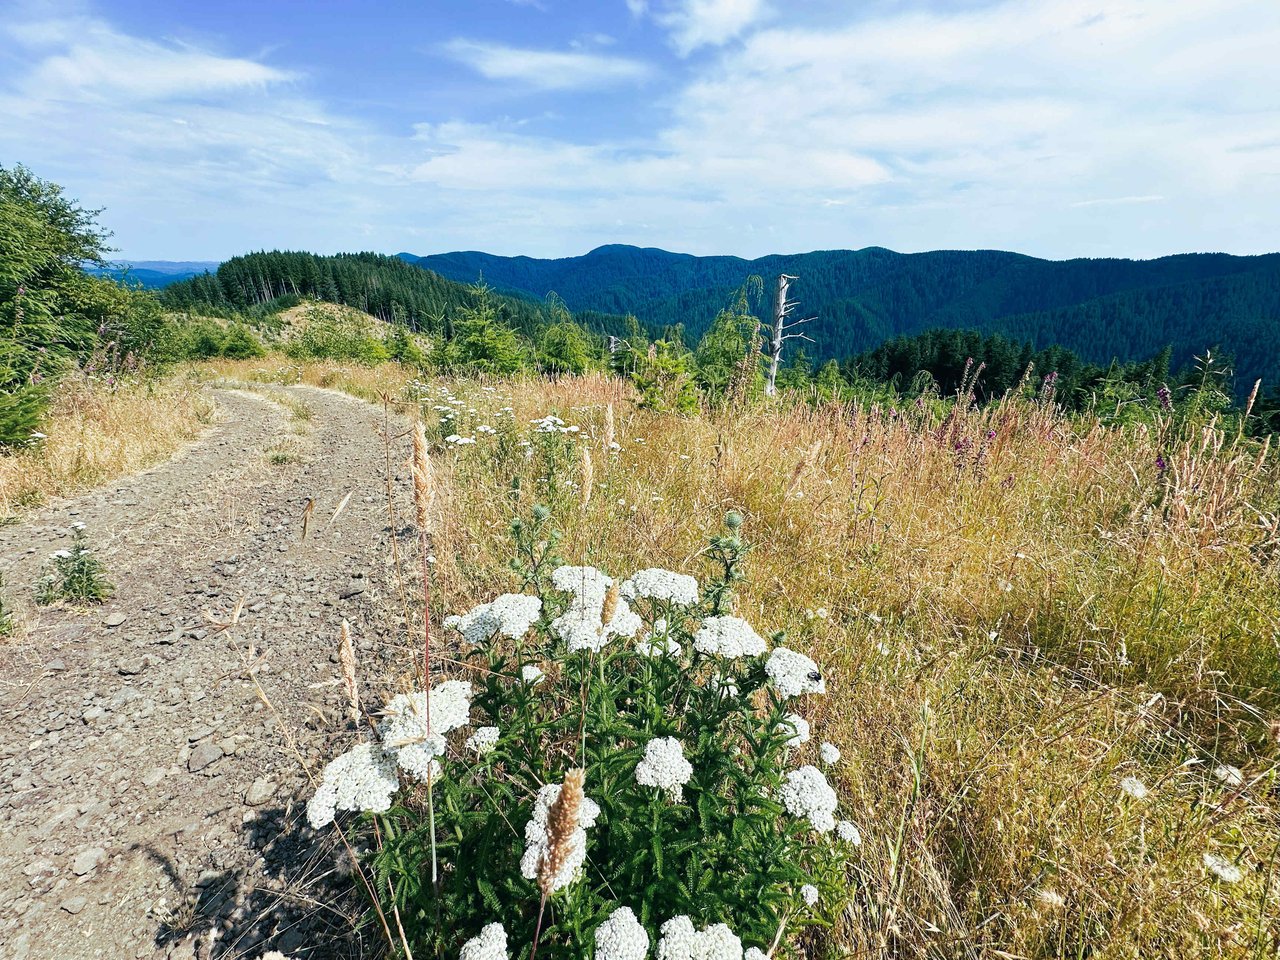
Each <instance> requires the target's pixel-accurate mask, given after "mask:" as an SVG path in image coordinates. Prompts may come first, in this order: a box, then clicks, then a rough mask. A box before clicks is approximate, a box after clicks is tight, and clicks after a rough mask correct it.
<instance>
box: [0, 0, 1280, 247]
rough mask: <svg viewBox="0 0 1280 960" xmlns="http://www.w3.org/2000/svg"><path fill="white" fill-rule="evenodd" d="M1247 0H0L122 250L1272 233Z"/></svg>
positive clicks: (33, 90) (1277, 71) (1268, 19)
mask: <svg viewBox="0 0 1280 960" xmlns="http://www.w3.org/2000/svg"><path fill="white" fill-rule="evenodd" d="M1277 50H1280V3H1277V2H1276V0H1005V2H983V0H843V2H842V0H809V2H803V3H797V2H794V0H793V2H790V3H783V2H781V0H572V2H570V0H523V2H513V0H466V2H463V0H414V2H395V3H390V2H375V0H367V2H361V3H356V2H337V0H309V2H303V0H291V2H272V0H255V2H245V0H217V2H213V3H203V4H198V3H173V2H162V0H151V2H147V0H132V2H125V0H121V2H112V3H105V2H101V3H60V2H56V0H55V2H29V0H23V2H6V0H0V163H3V164H6V165H7V164H12V163H16V162H22V163H26V164H27V165H28V166H30V167H32V168H33V169H34V170H35V171H36V172H37V173H38V174H40V175H42V176H45V177H47V178H50V179H54V180H56V181H58V182H60V183H62V184H64V185H65V186H66V187H67V188H68V190H69V191H70V192H71V193H72V194H74V195H76V196H78V197H79V198H81V199H82V200H83V201H84V203H85V204H86V205H89V206H95V207H97V206H101V207H105V208H106V210H105V213H104V214H103V221H104V223H105V224H106V225H107V226H108V227H110V228H111V229H113V230H114V231H115V240H114V242H115V244H116V246H117V247H119V249H120V251H121V254H122V255H123V256H125V257H129V258H134V259H221V258H225V257H228V256H232V255H234V254H236V253H240V252H244V251H246V250H250V249H259V248H264V247H266V248H270V247H287V248H292V249H308V250H315V251H318V252H336V251H341V250H362V249H372V250H380V251H384V252H388V253H392V252H396V251H400V250H407V251H411V252H414V253H437V252H442V251H447V250H458V249H481V250H488V251H491V252H494V253H502V254H528V255H531V256H568V255H573V254H578V253H583V252H585V251H587V250H589V249H590V248H592V247H595V246H598V245H600V244H603V243H634V244H640V245H645V246H659V247H664V248H667V249H672V250H682V251H688V252H691V253H699V254H713V253H731V254H738V255H742V256H759V255H762V254H765V253H774V252H794V251H802V250H812V249H823V248H835V247H853V248H857V247H864V246H870V245H880V246H887V247H891V248H893V249H896V250H904V251H914V250H927V249H938V248H963V249H972V248H1001V249H1012V250H1020V251H1023V252H1026V253H1031V254H1036V255H1039V256H1048V257H1072V256H1139V257H1150V256H1159V255H1162V254H1166V253H1174V252H1182V251H1199V250H1221V251H1227V252H1232V253H1259V252H1264V251H1272V250H1275V249H1277V248H1278V247H1280V242H1278V241H1277V228H1276V224H1277V223H1278V222H1280V92H1277V91H1280V57H1277V56H1276V53H1275V52H1276V51H1277Z"/></svg>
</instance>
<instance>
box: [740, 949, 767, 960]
mask: <svg viewBox="0 0 1280 960" xmlns="http://www.w3.org/2000/svg"><path fill="white" fill-rule="evenodd" d="M742 960H769V955H768V954H767V953H765V952H764V951H763V950H761V949H760V948H759V947H747V949H746V951H745V952H744V953H743V954H742Z"/></svg>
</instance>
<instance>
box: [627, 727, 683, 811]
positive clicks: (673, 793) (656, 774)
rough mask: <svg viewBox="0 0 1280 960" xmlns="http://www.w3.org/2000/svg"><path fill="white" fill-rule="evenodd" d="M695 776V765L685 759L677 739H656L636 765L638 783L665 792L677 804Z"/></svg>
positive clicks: (647, 747) (650, 742)
mask: <svg viewBox="0 0 1280 960" xmlns="http://www.w3.org/2000/svg"><path fill="white" fill-rule="evenodd" d="M692 776H693V765H692V764H690V763H689V761H688V760H686V759H685V758H684V747H683V745H682V744H681V743H680V741H679V740H677V739H676V738H675V737H655V738H654V739H652V740H650V741H649V743H648V745H647V746H646V747H645V748H644V759H643V760H641V761H640V762H639V763H638V764H636V783H638V784H640V785H641V786H645V787H657V788H658V789H659V790H665V791H666V792H667V795H668V796H669V797H671V799H672V800H674V801H675V802H676V803H679V802H680V801H681V800H682V799H684V785H685V784H686V783H688V782H689V778H690V777H692Z"/></svg>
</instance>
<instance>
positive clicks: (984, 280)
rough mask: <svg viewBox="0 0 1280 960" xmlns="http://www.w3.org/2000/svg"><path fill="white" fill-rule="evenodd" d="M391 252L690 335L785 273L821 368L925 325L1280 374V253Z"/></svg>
mask: <svg viewBox="0 0 1280 960" xmlns="http://www.w3.org/2000/svg"><path fill="white" fill-rule="evenodd" d="M400 257H401V259H404V260H406V261H408V262H410V263H414V264H416V265H418V266H420V267H423V268H426V269H429V270H432V271H434V272H436V273H438V274H440V275H441V276H444V277H448V278H449V279H452V280H456V281H459V282H463V283H473V282H475V281H476V280H478V279H480V278H481V277H483V279H484V280H485V281H486V282H487V283H489V284H490V285H492V286H493V287H494V288H496V289H497V290H499V291H501V292H505V293H511V294H518V295H524V296H532V297H543V296H545V295H546V294H547V293H548V292H551V291H555V292H556V293H557V294H559V295H560V296H561V297H562V298H563V299H564V301H565V303H566V304H567V305H568V307H569V308H570V309H571V310H595V311H601V312H605V313H614V314H618V313H634V314H635V315H636V316H637V317H638V318H639V319H640V320H641V321H642V322H644V323H645V324H647V325H649V326H651V327H654V328H657V329H660V328H662V327H663V326H665V325H668V324H675V323H683V324H684V325H685V328H686V330H687V331H688V333H689V337H690V339H691V340H695V339H696V338H697V337H698V336H700V335H701V333H702V332H703V331H704V330H705V329H706V328H707V326H708V325H709V323H710V322H711V320H712V319H713V318H714V317H715V314H716V313H717V311H719V309H720V308H721V307H722V306H724V305H725V304H726V302H727V301H728V299H729V297H730V295H731V294H732V293H733V291H734V290H736V289H737V288H738V287H739V286H740V285H741V284H742V283H743V282H744V281H745V280H746V278H747V277H748V276H750V275H752V274H757V275H760V276H762V277H763V278H764V279H765V280H766V282H768V281H771V280H772V279H773V278H775V277H776V276H777V274H779V273H789V274H792V275H795V276H797V277H799V281H798V282H797V283H796V284H795V285H794V287H793V295H794V296H796V297H798V298H799V299H800V300H801V306H800V309H801V310H802V311H804V312H805V313H806V314H817V315H818V316H819V317H820V318H821V320H820V321H818V322H815V323H813V324H811V325H810V326H809V328H808V329H809V330H810V331H811V333H812V336H813V337H814V339H815V341H816V343H815V344H813V345H812V346H811V347H809V350H810V353H811V355H812V356H815V357H816V358H817V359H819V360H823V359H828V358H836V359H842V358H844V357H848V356H851V355H853V354H856V353H859V352H861V351H863V350H867V349H870V348H873V347H875V346H877V345H878V344H880V343H881V342H883V341H884V340H886V339H889V338H891V337H894V336H898V335H900V334H912V333H918V332H921V331H923V330H926V329H929V328H932V327H973V328H977V329H980V330H984V331H987V332H1001V333H1006V334H1009V335H1013V336H1018V337H1026V338H1030V339H1032V340H1034V341H1035V342H1036V343H1037V345H1039V346H1047V345H1049V344H1051V343H1058V344H1061V345H1062V346H1065V347H1069V348H1071V349H1073V350H1075V351H1077V352H1078V353H1080V354H1081V355H1082V356H1083V357H1085V358H1086V359H1089V360H1092V361H1094V362H1098V363H1106V362H1108V361H1109V360H1111V359H1112V358H1119V359H1121V360H1137V359H1145V358H1146V357H1148V356H1150V355H1151V354H1152V353H1154V352H1156V351H1158V350H1160V349H1161V348H1163V347H1164V346H1165V345H1172V346H1173V349H1174V358H1175V361H1176V362H1178V363H1182V362H1186V361H1187V360H1189V359H1190V358H1191V357H1192V356H1194V355H1196V354H1198V353H1200V352H1202V351H1203V350H1204V349H1205V348H1207V347H1220V348H1221V349H1224V350H1226V351H1228V352H1230V353H1232V354H1233V355H1234V356H1235V358H1236V369H1237V379H1238V382H1239V383H1245V382H1246V381H1247V383H1246V387H1245V388H1246V389H1247V385H1251V384H1252V382H1253V379H1254V378H1255V377H1259V376H1261V377H1264V378H1266V379H1267V380H1268V381H1269V382H1271V383H1274V382H1275V381H1276V380H1277V379H1280V253H1273V254H1263V255H1259V256H1244V257H1242V256H1233V255H1229V254H1217V253H1198V254H1194V253H1193V254H1178V255H1175V256H1169V257H1161V258H1159V259H1155V260H1124V259H1097V260H1090V259H1078V260H1042V259H1039V258H1036V257H1031V256H1026V255H1024V254H1019V253H1010V252H1006V251H999V250H976V251H960V250H939V251H931V252H928V253H912V254H902V253H895V252H894V251H892V250H887V249H885V248H883V247H867V248H864V249H861V250H820V251H814V252H812V253H801V254H777V255H772V256H767V257H761V258H758V259H755V260H744V259H742V258H739V257H729V256H713V257H698V256H693V255H691V254H681V253H672V252H670V251H666V250H660V249H655V248H641V247H632V246H626V245H621V244H611V245H607V246H602V247H598V248H596V249H595V250H592V251H590V252H589V253H587V254H584V255H582V256H578V257H565V258H561V259H555V260H541V259H537V258H533V257H501V256H496V255H493V254H487V253H482V252H478V251H460V252H455V253H445V254H435V255H430V256H422V257H419V256H415V255H412V254H400ZM764 311H767V305H766V306H763V307H762V308H761V312H764Z"/></svg>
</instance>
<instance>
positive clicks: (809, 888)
mask: <svg viewBox="0 0 1280 960" xmlns="http://www.w3.org/2000/svg"><path fill="white" fill-rule="evenodd" d="M800 897H801V899H803V900H804V902H805V903H806V904H808V905H809V906H811V907H812V906H814V905H815V904H816V903H817V902H818V888H817V887H815V886H814V885H813V884H812V883H806V884H805V885H804V886H803V887H801V888H800Z"/></svg>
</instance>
